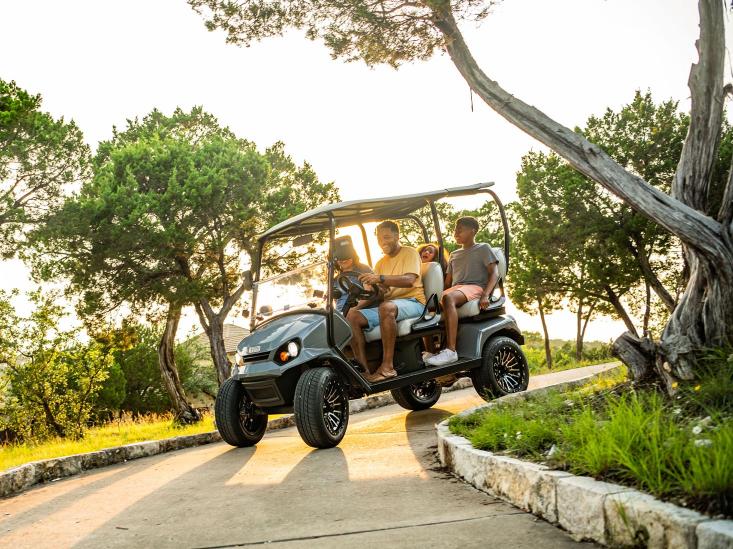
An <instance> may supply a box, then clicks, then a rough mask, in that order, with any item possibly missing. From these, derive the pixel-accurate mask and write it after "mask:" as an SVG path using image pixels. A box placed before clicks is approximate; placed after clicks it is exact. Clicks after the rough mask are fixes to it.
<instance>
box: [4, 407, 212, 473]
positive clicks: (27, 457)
mask: <svg viewBox="0 0 733 549" xmlns="http://www.w3.org/2000/svg"><path fill="white" fill-rule="evenodd" d="M214 430H215V427H214V420H213V417H211V416H210V415H204V418H203V421H200V422H199V423H196V424H195V425H187V426H181V425H179V424H177V423H175V422H174V420H173V416H171V415H170V414H163V415H158V414H150V415H147V416H141V417H138V418H135V419H132V418H130V417H129V416H126V417H123V418H120V419H118V420H117V421H112V422H109V423H107V424H105V425H102V426H96V427H90V428H89V429H88V430H87V432H86V434H85V436H84V438H83V439H82V440H69V439H67V438H64V439H62V438H51V439H49V440H46V441H44V442H42V443H37V444H32V443H27V442H24V443H15V444H7V445H4V446H2V451H1V452H0V471H2V470H5V469H9V468H10V467H17V466H18V465H22V464H23V463H28V462H31V461H37V460H41V459H51V458H57V457H61V456H69V455H73V454H81V453H85V452H94V451H96V450H102V449H104V448H113V447H115V446H122V445H124V444H132V443H134V442H143V441H146V440H161V439H166V438H171V437H177V436H185V435H195V434H198V433H207V432H210V431H214Z"/></svg>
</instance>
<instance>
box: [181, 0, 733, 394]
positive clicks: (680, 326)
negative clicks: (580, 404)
mask: <svg viewBox="0 0 733 549" xmlns="http://www.w3.org/2000/svg"><path fill="white" fill-rule="evenodd" d="M189 4H190V5H191V6H192V7H193V8H194V9H195V10H196V11H198V12H199V13H201V14H202V15H203V16H204V18H205V20H206V25H207V27H208V28H209V29H210V30H213V29H223V30H224V31H225V32H226V33H227V40H228V41H229V42H233V43H240V44H249V43H250V42H251V41H252V40H259V39H262V38H264V37H267V36H273V35H281V34H282V33H283V32H284V31H285V30H286V29H288V28H301V29H305V30H306V34H307V36H308V37H310V38H312V39H322V40H323V41H324V43H325V44H326V46H327V47H329V48H330V49H331V52H332V54H333V55H334V57H342V58H345V59H347V60H355V59H361V60H363V61H365V62H366V63H367V64H369V65H372V64H375V63H388V64H391V65H393V66H396V65H398V64H399V63H401V62H403V61H409V60H413V59H424V58H426V57H428V56H429V55H431V54H432V53H433V52H434V51H435V50H437V49H441V50H444V51H445V52H447V53H448V55H449V56H450V59H451V61H453V63H454V65H455V67H456V69H457V70H458V71H459V73H460V74H461V76H462V77H463V78H464V79H465V80H466V82H467V83H468V85H469V86H470V88H471V89H472V90H473V91H474V92H475V93H476V94H477V95H478V96H479V97H480V98H481V99H482V100H483V101H484V102H485V103H486V104H487V105H488V106H489V107H491V108H492V109H494V110H495V111H496V112H497V113H498V114H500V115H501V116H502V117H504V118H505V119H506V120H507V121H509V122H510V123H511V124H513V125H515V126H516V127H518V128H520V129H521V130H523V131H524V132H526V133H527V134H529V135H530V136H532V137H534V138H535V139H537V140H538V141H540V142H541V143H543V144H545V145H547V146H548V147H549V148H550V149H552V150H553V151H554V152H555V153H557V154H558V155H559V156H561V157H562V158H564V159H565V160H566V161H567V162H568V163H570V165H572V166H573V168H575V169H576V170H578V171H579V172H580V173H582V174H583V175H585V176H586V177H588V178H590V179H592V180H593V181H595V182H597V183H599V184H600V185H601V186H603V187H604V188H605V189H606V190H608V191H609V192H611V193H613V194H614V195H615V196H616V197H617V198H619V199H620V200H622V201H623V202H625V203H626V204H627V205H629V206H630V207H631V208H633V209H634V210H635V211H638V212H640V213H642V214H643V215H645V216H646V217H648V218H649V219H651V220H653V221H655V222H656V223H658V224H659V225H660V226H662V227H664V228H665V229H666V230H667V231H669V232H670V233H671V234H673V235H675V236H676V237H678V238H679V239H680V240H681V241H682V244H683V246H684V253H685V258H686V261H687V264H688V265H689V266H690V271H689V272H690V277H689V283H688V284H687V287H686V289H685V292H684V293H683V295H682V297H681V298H680V300H679V303H678V304H677V306H676V307H675V309H674V312H673V314H672V316H671V318H670V322H669V323H668V324H667V326H666V328H665V330H664V333H663V334H662V340H661V342H659V344H656V343H653V342H651V341H647V342H641V341H639V339H638V338H636V336H633V334H631V337H626V338H624V339H623V340H620V341H619V342H618V345H617V347H616V350H617V352H618V353H619V354H620V355H621V356H622V357H623V359H624V361H625V362H626V363H627V364H628V365H630V366H631V372H632V375H633V376H634V377H637V378H642V377H647V376H651V375H656V376H658V377H660V378H661V379H663V380H664V381H665V383H666V386H667V388H668V390H670V391H673V390H674V386H675V381H674V380H675V379H681V380H689V379H693V378H694V376H695V373H694V371H695V368H696V366H697V355H698V353H699V352H700V350H701V349H702V348H703V347H705V346H711V345H731V344H733V296H732V295H731V294H730V292H729V288H730V287H731V285H732V284H733V246H732V245H731V242H733V178H729V179H727V182H726V183H725V185H721V186H719V187H716V185H715V181H714V175H715V170H716V165H717V162H716V158H717V150H718V145H719V143H720V141H721V140H720V136H721V125H722V121H723V100H724V99H725V97H726V96H727V95H728V93H730V91H731V89H733V88H732V87H731V86H730V85H729V86H727V87H726V86H724V65H725V30H724V25H725V23H724V20H725V17H724V11H725V9H726V7H725V5H724V4H723V3H722V2H720V0H700V1H699V4H698V5H699V13H700V39H699V40H698V41H697V43H696V47H697V51H698V54H699V61H698V63H696V64H694V65H693V66H692V68H691V71H690V78H689V80H688V83H689V86H690V92H691V111H690V128H689V131H688V133H687V136H686V139H685V143H684V146H683V148H682V152H681V154H680V158H679V161H678V163H677V169H676V171H675V176H674V179H673V182H672V185H671V193H670V194H668V193H665V192H664V191H663V190H662V189H660V188H658V187H656V186H654V185H653V184H651V183H650V182H648V181H645V180H644V179H643V178H642V177H641V176H640V175H639V174H638V173H635V172H634V171H633V170H630V169H627V168H625V167H624V166H623V165H621V164H619V163H618V162H617V161H615V160H614V159H613V158H612V156H611V155H609V154H608V153H607V152H606V151H604V150H603V149H602V148H601V147H599V146H598V145H597V144H594V143H592V142H591V141H589V140H588V139H586V138H585V137H584V136H583V135H582V134H580V133H577V132H574V131H572V130H571V129H570V128H568V127H566V126H564V125H562V124H560V123H558V122H556V121H555V120H553V119H552V118H550V117H549V116H547V115H546V114H545V113H543V112H542V111H540V110H539V109H537V108H535V107H533V106H531V105H528V104H527V103H525V102H524V101H522V100H521V99H519V98H518V97H516V96H514V95H512V94H510V93H508V92H507V91H506V90H505V89H503V88H502V87H501V86H500V85H499V84H498V83H497V82H496V81H495V80H492V79H491V78H489V76H488V75H487V74H486V73H485V72H484V71H483V70H481V67H479V66H478V64H477V63H476V60H475V59H474V58H473V55H472V53H471V50H470V48H469V47H468V45H467V44H466V42H465V40H464V38H463V35H462V33H461V31H460V28H459V24H458V23H459V22H460V21H465V20H474V21H475V20H480V19H482V18H484V17H486V16H487V14H488V13H489V11H490V8H491V6H492V3H491V2H490V1H475V0H463V1H462V0H457V1H450V0H422V1H416V2H415V1H385V2H382V1H380V2H364V1H363V0H354V1H348V2H336V1H329V0H326V1H323V2H322V1H318V2H316V1H314V0H298V1H296V2H285V1H283V0H251V1H243V2H238V3H232V2H229V1H228V0H189ZM718 197H720V200H719V204H720V206H719V207H717V204H716V202H717V201H718ZM652 372H653V373H652Z"/></svg>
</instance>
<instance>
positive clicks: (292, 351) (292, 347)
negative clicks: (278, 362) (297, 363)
mask: <svg viewBox="0 0 733 549" xmlns="http://www.w3.org/2000/svg"><path fill="white" fill-rule="evenodd" d="M299 352H300V348H299V347H298V344H297V343H296V342H295V341H291V342H290V343H288V354H289V355H290V358H295V357H296V356H298V353H299Z"/></svg>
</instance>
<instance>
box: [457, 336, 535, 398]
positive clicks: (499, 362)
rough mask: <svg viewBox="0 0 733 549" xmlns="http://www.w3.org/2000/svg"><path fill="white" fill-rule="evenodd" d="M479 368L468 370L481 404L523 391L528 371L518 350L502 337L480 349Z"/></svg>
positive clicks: (514, 344)
mask: <svg viewBox="0 0 733 549" xmlns="http://www.w3.org/2000/svg"><path fill="white" fill-rule="evenodd" d="M481 356H482V358H483V360H482V361H481V366H479V367H478V368H475V369H473V370H471V372H470V374H471V381H473V386H474V388H475V389H476V392H478V394H479V395H480V396H481V397H482V398H483V399H484V400H492V399H494V398H498V397H502V396H504V395H508V394H511V393H518V392H521V391H525V390H526V389H527V384H528V383H529V367H528V365H527V359H526V357H525V356H524V353H523V352H522V348H521V347H520V346H519V344H518V343H517V342H516V341H514V340H513V339H511V338H509V337H505V336H500V337H495V338H493V339H490V340H489V341H487V342H486V344H485V345H484V350H483V353H482V354H481Z"/></svg>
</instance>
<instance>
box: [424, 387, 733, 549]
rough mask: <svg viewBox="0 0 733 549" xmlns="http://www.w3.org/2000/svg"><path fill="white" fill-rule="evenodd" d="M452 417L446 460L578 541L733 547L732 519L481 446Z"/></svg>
mask: <svg viewBox="0 0 733 549" xmlns="http://www.w3.org/2000/svg"><path fill="white" fill-rule="evenodd" d="M604 373H606V372H604ZM599 375H603V374H595V375H591V376H587V377H584V378H581V379H578V380H574V381H570V382H566V383H560V384H558V385H552V386H549V387H543V388H540V389H535V390H532V391H527V392H524V393H517V394H513V395H508V396H506V397H503V398H501V399H497V400H496V401H493V402H489V403H487V404H484V405H481V406H477V407H475V408H471V409H468V410H464V411H463V412H461V413H459V414H457V415H458V416H462V417H463V416H467V415H470V414H471V413H473V412H475V411H476V410H480V409H486V408H491V407H492V406H495V405H496V403H497V402H499V401H502V402H507V401H511V400H526V399H531V398H536V397H537V396H538V395H541V394H543V393H546V392H548V391H557V390H566V389H569V388H572V387H575V386H578V385H581V384H583V383H586V382H587V381H589V380H590V379H592V378H594V377H597V376H599ZM449 419H450V418H449ZM449 419H446V420H445V421H443V422H441V423H439V424H438V425H437V426H436V429H437V434H438V455H439V458H440V462H441V464H442V466H443V467H445V468H447V469H449V470H450V471H452V472H453V473H454V474H455V475H457V476H458V477H460V478H462V479H464V480H465V481H466V482H468V483H469V484H471V485H473V486H474V487H476V488H478V489H479V490H482V491H484V492H487V493H489V494H491V495H493V496H496V497H498V498H500V499H503V500H505V501H507V502H509V503H511V504H512V505H515V506H516V507H519V508H520V509H523V510H524V511H529V512H531V513H533V514H535V515H537V516H539V517H541V518H543V519H545V520H547V521H548V522H551V523H553V524H557V525H559V526H561V527H562V528H564V529H565V530H567V531H568V532H569V533H570V535H571V536H572V537H573V538H574V539H576V540H577V541H582V540H591V541H595V542H598V543H601V544H603V545H607V546H613V547H619V546H620V547H658V548H683V547H684V548H690V549H713V548H715V549H733V520H715V519H712V518H710V517H707V516H705V515H702V514H700V513H698V512H696V511H692V510H689V509H685V508H683V507H679V506H677V505H673V504H671V503H666V502H663V501H660V500H657V499H656V498H654V497H652V496H650V495H648V494H644V493H642V492H639V491H637V490H634V489H631V488H627V487H625V486H620V485H617V484H610V483H607V482H601V481H597V480H595V479H593V478H591V477H581V476H576V475H572V474H570V473H567V472H565V471H554V470H551V469H550V468H548V467H546V466H544V465H539V464H537V463H532V462H528V461H522V460H519V459H515V458H511V457H507V456H502V455H496V454H493V453H491V452H487V451H484V450H477V449H475V448H474V447H473V446H472V445H471V443H470V442H469V441H468V440H467V439H465V438H463V437H460V436H458V435H455V434H453V433H451V431H450V428H449V427H448V421H449Z"/></svg>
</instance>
